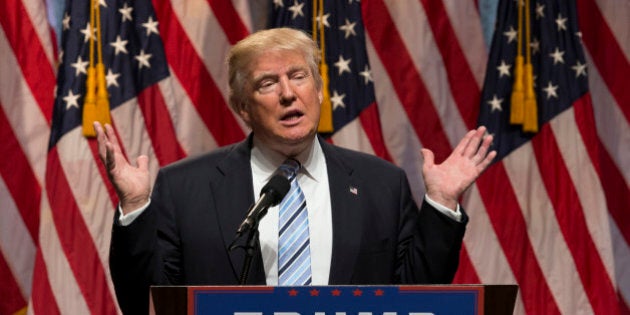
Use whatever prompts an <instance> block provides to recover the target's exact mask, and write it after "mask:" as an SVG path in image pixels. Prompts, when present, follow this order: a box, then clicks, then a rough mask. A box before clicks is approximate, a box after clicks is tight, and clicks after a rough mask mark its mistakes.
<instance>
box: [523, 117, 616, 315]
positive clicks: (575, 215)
mask: <svg viewBox="0 0 630 315" xmlns="http://www.w3.org/2000/svg"><path fill="white" fill-rule="evenodd" d="M532 147H533V149H534V152H535V155H536V160H537V161H538V167H539V168H540V173H541V174H546V175H545V176H542V179H543V182H544V185H545V188H546V190H547V195H548V196H549V200H550V201H551V203H552V204H553V208H554V210H555V213H556V218H557V220H558V224H559V226H560V230H561V231H562V234H563V235H564V240H565V242H566V244H567V246H568V248H569V250H570V251H571V255H572V256H573V261H574V262H575V266H576V268H577V270H578V274H579V276H580V279H581V280H582V283H583V285H584V289H585V290H586V294H587V296H588V297H589V300H590V302H591V305H592V307H593V311H594V312H595V313H596V314H610V313H611V311H612V313H616V312H615V311H616V310H611V307H613V305H614V306H616V305H617V301H616V296H617V294H616V292H615V288H614V287H613V284H612V282H611V280H610V277H609V276H608V274H607V273H606V268H605V266H604V263H603V261H602V259H601V257H600V256H599V253H598V251H597V248H596V247H595V244H594V242H593V240H592V239H591V237H590V233H589V231H588V227H587V225H586V219H585V218H584V212H583V211H585V210H586V211H593V210H596V209H583V208H582V205H581V204H580V199H579V197H578V194H577V191H576V190H575V187H573V182H572V180H571V175H570V174H569V170H568V169H567V168H566V165H565V164H564V161H563V160H562V158H561V157H562V152H561V151H560V148H559V147H558V144H557V143H556V140H555V137H554V135H553V132H552V131H551V125H550V124H545V125H543V126H542V128H541V130H540V132H539V133H538V135H536V136H535V137H534V138H533V139H532ZM550 157H555V158H550Z"/></svg>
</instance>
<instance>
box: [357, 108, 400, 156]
mask: <svg viewBox="0 0 630 315" xmlns="http://www.w3.org/2000/svg"><path fill="white" fill-rule="evenodd" d="M359 119H360V120H361V125H362V126H363V130H364V131H365V134H366V135H367V137H368V139H369V140H370V143H371V144H372V149H373V150H374V154H376V155H377V156H379V157H381V158H382V159H385V160H387V161H390V162H392V161H393V160H392V156H391V155H390V154H389V151H388V150H387V147H386V146H385V140H383V129H382V128H381V121H380V118H379V114H378V106H377V105H376V103H372V104H370V105H368V107H366V108H365V109H364V110H363V111H362V112H361V114H359Z"/></svg>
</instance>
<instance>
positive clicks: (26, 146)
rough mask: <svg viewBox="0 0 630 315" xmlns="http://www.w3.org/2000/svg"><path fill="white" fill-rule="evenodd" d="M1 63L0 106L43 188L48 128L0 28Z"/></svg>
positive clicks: (48, 135)
mask: <svg viewBox="0 0 630 315" xmlns="http://www.w3.org/2000/svg"><path fill="white" fill-rule="evenodd" d="M0 60H2V71H0V82H2V84H0V105H1V106H2V108H3V110H4V112H5V114H6V116H7V119H8V120H9V123H10V124H11V129H12V130H13V133H15V136H16V138H17V139H18V142H19V143H20V147H21V149H22V151H23V152H24V154H25V155H26V158H27V159H28V162H29V164H30V165H31V169H32V170H33V172H34V173H35V177H36V178H37V181H38V182H39V184H40V185H42V183H43V178H44V173H45V169H46V148H47V147H48V138H49V137H50V128H49V126H48V123H47V122H46V119H45V118H44V116H43V115H42V111H41V109H40V107H39V106H38V105H37V102H36V101H35V98H33V95H32V94H31V91H30V88H29V87H28V84H27V83H26V80H25V79H24V77H23V76H22V70H21V69H20V66H19V65H18V63H17V60H16V56H15V55H13V50H12V49H11V46H10V45H9V41H8V39H7V38H6V37H5V33H4V30H3V29H2V28H0ZM16 104H19V106H16ZM42 186H43V185H42Z"/></svg>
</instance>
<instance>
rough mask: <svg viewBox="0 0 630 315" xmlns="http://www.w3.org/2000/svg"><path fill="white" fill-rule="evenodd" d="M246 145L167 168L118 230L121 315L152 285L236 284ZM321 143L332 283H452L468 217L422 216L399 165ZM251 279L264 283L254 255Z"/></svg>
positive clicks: (428, 210) (246, 196) (136, 307)
mask: <svg viewBox="0 0 630 315" xmlns="http://www.w3.org/2000/svg"><path fill="white" fill-rule="evenodd" d="M251 139H252V137H251V136H250V137H249V138H248V139H247V140H245V141H243V142H241V143H238V144H235V145H232V146H229V147H225V148H221V149H219V150H217V151H214V152H212V153H209V154H205V155H202V156H198V157H194V158H189V159H186V160H183V161H180V162H177V163H175V164H172V165H170V166H167V167H165V168H163V169H162V170H161V171H160V172H159V174H158V177H157V180H156V183H155V186H154V191H153V195H152V197H151V198H152V201H151V204H150V206H149V208H148V209H146V210H145V212H144V213H142V214H141V215H140V216H139V217H138V218H137V219H136V220H135V221H134V222H133V223H132V224H131V225H129V226H127V227H123V226H119V225H117V224H114V228H113V232H112V243H111V249H110V268H111V272H112V278H113V281H114V284H115V288H116V295H117V298H118V301H119V304H120V306H121V308H122V310H123V311H124V312H125V313H128V314H137V313H146V310H147V305H148V287H149V285H152V284H168V285H236V284H238V278H239V275H240V272H241V268H242V265H243V260H244V253H243V251H241V250H236V251H232V252H229V251H228V250H227V248H228V246H229V244H230V243H231V242H232V241H233V239H234V237H235V231H236V229H237V228H238V226H239V224H240V223H241V222H242V220H243V218H244V217H245V214H246V212H247V210H248V208H249V206H250V205H251V204H252V203H253V202H254V199H253V196H254V191H253V187H252V173H251V167H250V149H251V143H252V142H251V141H252V140H251ZM319 141H320V143H321V146H322V149H323V152H324V155H325V158H326V164H327V168H328V176H329V179H330V180H329V182H330V197H331V203H332V205H331V206H332V223H333V229H332V230H333V244H332V246H333V248H332V261H331V267H330V268H331V269H330V278H329V284H398V283H405V284H420V283H449V282H450V281H451V280H452V278H453V276H454V274H455V271H456V269H457V265H458V261H459V260H458V258H459V251H460V248H461V243H462V238H463V235H464V230H465V224H466V222H467V220H468V218H467V216H466V215H465V214H464V220H463V222H462V223H458V222H455V221H453V220H451V219H450V218H448V217H446V216H444V215H443V214H441V213H440V212H439V211H437V210H435V209H434V208H432V207H431V206H430V205H429V204H427V203H426V202H423V204H422V209H421V211H419V210H418V208H417V205H416V203H415V202H414V200H413V198H412V196H411V192H410V188H409V184H408V181H407V177H406V175H405V173H404V172H403V171H402V169H400V168H398V167H396V166H394V165H392V164H390V163H388V162H385V161H383V160H381V159H379V158H377V157H374V156H370V155H367V154H363V153H359V152H355V151H350V150H346V149H342V148H340V147H336V146H333V145H331V144H328V143H326V142H325V141H322V140H321V139H319ZM351 187H355V188H356V192H357V193H356V194H355V193H352V192H351V191H350V188H351ZM115 222H118V217H116V220H115ZM311 237H317V236H316V234H315V235H312V236H311ZM248 283H251V284H265V273H264V267H263V263H262V258H261V255H260V250H259V251H258V252H257V254H256V256H255V257H254V259H253V263H252V267H251V272H250V275H249V281H248Z"/></svg>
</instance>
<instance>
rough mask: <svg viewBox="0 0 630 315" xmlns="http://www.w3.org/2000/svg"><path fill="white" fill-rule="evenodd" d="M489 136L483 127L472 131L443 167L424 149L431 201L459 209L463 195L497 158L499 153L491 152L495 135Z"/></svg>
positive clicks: (423, 168) (424, 175) (423, 173)
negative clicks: (458, 205) (489, 150)
mask: <svg viewBox="0 0 630 315" xmlns="http://www.w3.org/2000/svg"><path fill="white" fill-rule="evenodd" d="M485 133H486V128H485V127H483V126H481V127H479V128H477V129H476V130H471V131H469V132H468V133H467V134H466V136H464V138H463V139H462V140H461V141H460V142H459V144H458V145H457V146H456V147H455V149H454V150H453V152H452V153H451V155H449V156H448V158H446V160H444V162H442V164H435V156H434V155H433V152H432V151H431V150H429V149H422V150H421V152H422V156H423V158H424V163H423V165H422V175H423V177H424V183H425V186H426V189H427V196H429V198H431V199H432V200H433V201H435V202H438V203H440V204H442V205H444V206H446V207H448V208H450V209H453V210H455V209H456V208H457V202H458V200H459V197H460V196H461V194H462V193H463V192H464V191H465V190H466V189H467V188H468V187H469V186H470V185H471V184H472V183H473V182H474V181H475V180H476V179H477V177H479V175H481V173H482V172H483V171H484V170H485V169H486V167H488V165H490V162H492V160H493V159H494V157H495V156H496V155H497V153H496V151H491V152H488V148H489V147H490V144H491V143H492V136H491V135H485ZM480 144H481V145H480Z"/></svg>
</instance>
